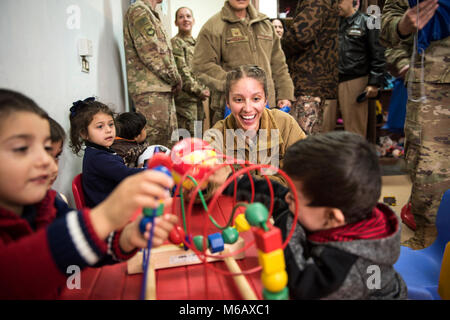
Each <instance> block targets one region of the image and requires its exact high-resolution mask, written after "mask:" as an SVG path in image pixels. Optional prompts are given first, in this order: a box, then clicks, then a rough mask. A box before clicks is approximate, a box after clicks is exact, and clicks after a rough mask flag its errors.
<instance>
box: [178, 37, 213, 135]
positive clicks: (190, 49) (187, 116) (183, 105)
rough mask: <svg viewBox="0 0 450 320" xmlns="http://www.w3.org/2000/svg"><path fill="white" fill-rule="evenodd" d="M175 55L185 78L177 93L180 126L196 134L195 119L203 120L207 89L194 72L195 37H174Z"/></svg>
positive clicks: (181, 73)
mask: <svg viewBox="0 0 450 320" xmlns="http://www.w3.org/2000/svg"><path fill="white" fill-rule="evenodd" d="M171 42H172V48H173V56H174V57H175V62H176V63H177V67H178V72H179V73H180V75H181V79H182V80H183V91H181V92H179V93H178V94H177V95H175V107H176V110H177V120H178V127H179V128H185V129H187V130H188V131H189V132H190V134H191V137H193V136H194V121H196V120H197V121H203V119H204V118H205V113H204V111H203V103H202V99H201V98H202V92H203V91H204V90H206V89H207V87H206V86H205V85H203V84H202V83H201V82H199V81H198V80H197V79H196V78H195V77H194V75H193V73H192V67H191V66H192V59H193V56H194V47H195V39H194V38H193V37H182V36H181V35H180V34H177V35H176V36H175V37H173V38H172V40H171Z"/></svg>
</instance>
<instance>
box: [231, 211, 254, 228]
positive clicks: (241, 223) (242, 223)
mask: <svg viewBox="0 0 450 320" xmlns="http://www.w3.org/2000/svg"><path fill="white" fill-rule="evenodd" d="M234 227H235V228H236V230H237V231H238V232H245V231H248V230H250V228H251V226H250V224H249V223H248V221H247V219H245V214H243V213H241V214H240V215H238V216H237V217H236V219H235V220H234Z"/></svg>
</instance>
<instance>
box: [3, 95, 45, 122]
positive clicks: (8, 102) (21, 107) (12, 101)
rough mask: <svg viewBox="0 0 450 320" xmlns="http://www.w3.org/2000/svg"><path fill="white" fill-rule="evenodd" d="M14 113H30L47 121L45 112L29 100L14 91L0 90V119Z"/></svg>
mask: <svg viewBox="0 0 450 320" xmlns="http://www.w3.org/2000/svg"><path fill="white" fill-rule="evenodd" d="M14 112H31V113H34V114H36V115H38V116H40V117H42V118H44V119H48V114H47V112H45V111H44V110H43V109H42V108H41V107H39V106H38V105H37V104H36V102H34V101H33V100H31V99H30V98H28V97H26V96H24V95H23V94H21V93H19V92H16V91H12V90H8V89H0V119H5V118H6V117H7V116H8V115H10V114H12V113H14Z"/></svg>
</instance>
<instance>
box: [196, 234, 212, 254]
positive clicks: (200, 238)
mask: <svg viewBox="0 0 450 320" xmlns="http://www.w3.org/2000/svg"><path fill="white" fill-rule="evenodd" d="M193 241H194V245H195V247H196V248H197V250H198V251H203V236H195V237H194V239H193ZM208 247H209V240H208V239H206V248H208Z"/></svg>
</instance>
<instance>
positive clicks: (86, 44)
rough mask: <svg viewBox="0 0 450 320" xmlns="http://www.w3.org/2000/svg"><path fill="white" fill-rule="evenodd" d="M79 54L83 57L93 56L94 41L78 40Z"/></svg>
mask: <svg viewBox="0 0 450 320" xmlns="http://www.w3.org/2000/svg"><path fill="white" fill-rule="evenodd" d="M78 55H79V56H82V57H91V56H92V41H91V40H88V39H79V40H78Z"/></svg>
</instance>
